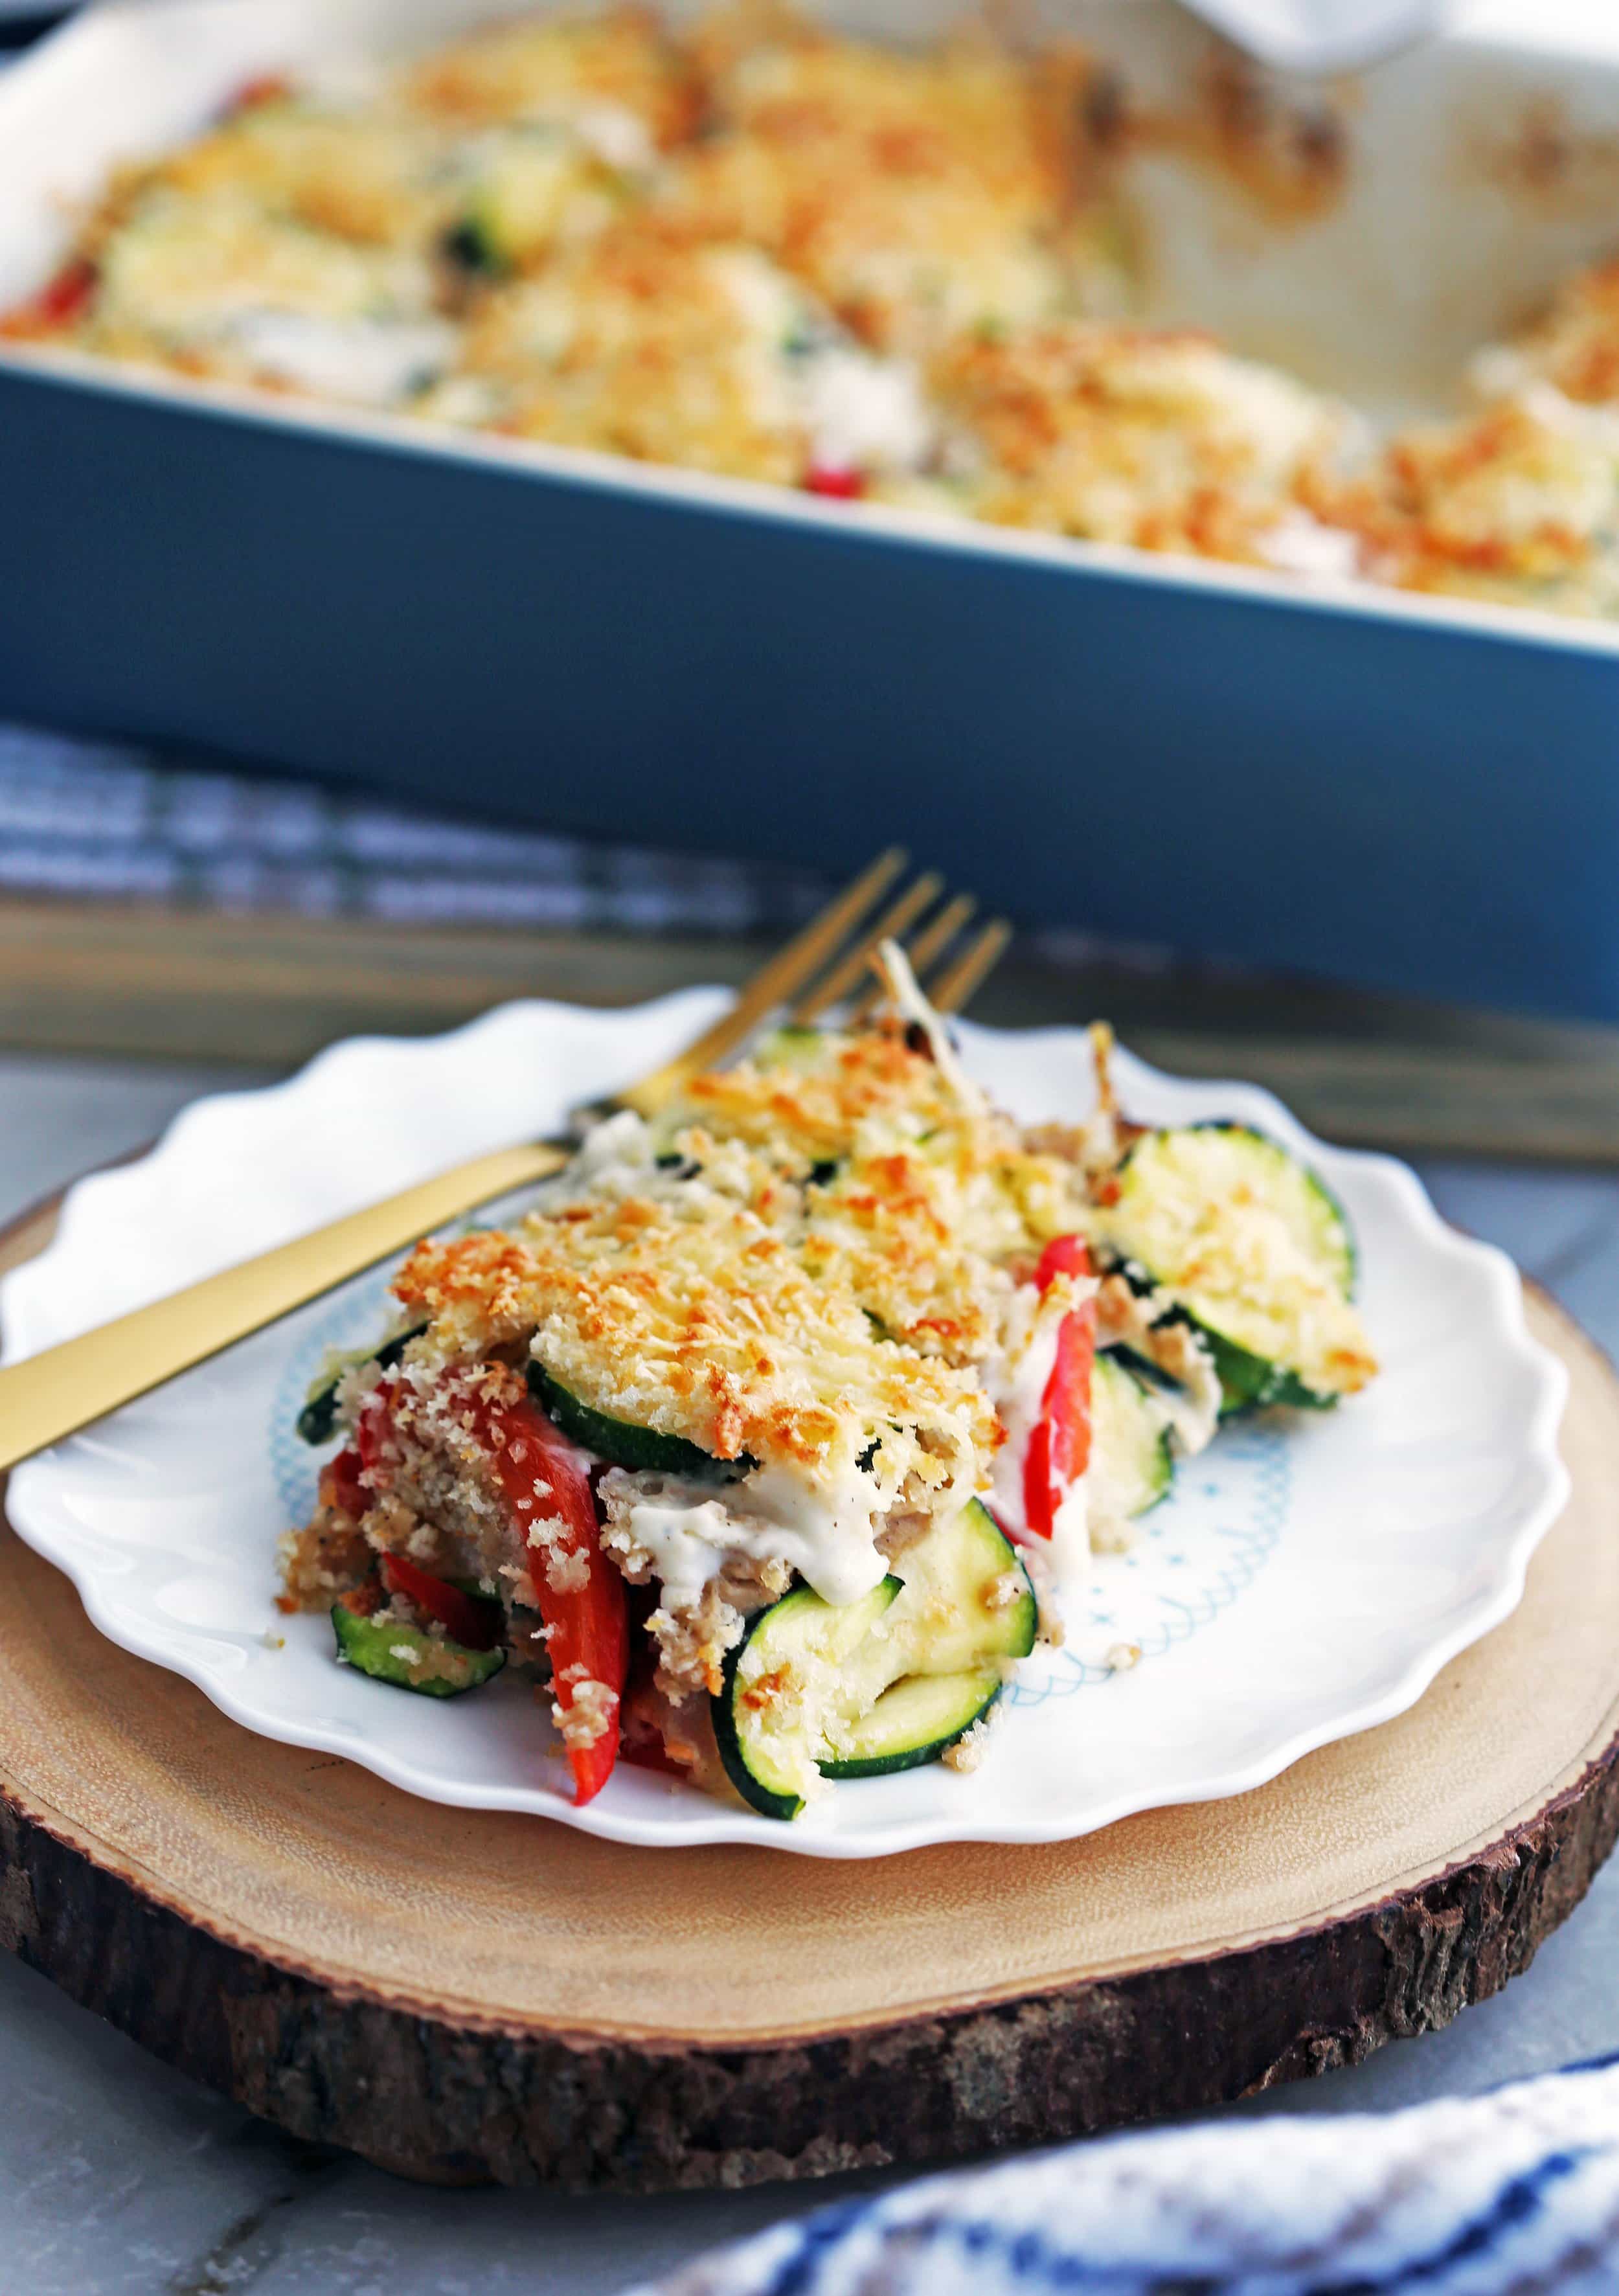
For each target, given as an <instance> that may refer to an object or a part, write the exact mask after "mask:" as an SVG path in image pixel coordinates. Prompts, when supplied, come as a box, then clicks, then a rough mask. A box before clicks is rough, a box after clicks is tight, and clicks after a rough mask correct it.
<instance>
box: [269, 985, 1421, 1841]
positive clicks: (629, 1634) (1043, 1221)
mask: <svg viewBox="0 0 1619 2296" xmlns="http://www.w3.org/2000/svg"><path fill="white" fill-rule="evenodd" d="M884 964H885V967H886V970H887V977H888V981H889V987H890V989H891V991H892V995H893V1009H892V1010H890V1011H887V1012H884V1013H880V1014H879V1017H878V1018H877V1019H876V1020H875V1021H872V1022H871V1024H870V1025H867V1026H864V1027H862V1028H859V1029H848V1030H835V1029H834V1030H811V1029H783V1030H781V1031H778V1032H777V1033H776V1034H775V1035H774V1036H773V1037H769V1038H767V1039H765V1041H764V1042H763V1043H762V1044H761V1045H760V1046H758V1047H757V1048H756V1052H755V1054H754V1056H753V1058H752V1059H751V1060H750V1061H748V1062H743V1063H742V1064H740V1066H738V1067H736V1068H734V1069H732V1070H727V1071H725V1072H724V1073H723V1074H714V1075H707V1076H703V1077H699V1078H697V1079H695V1081H694V1082H692V1083H691V1086H690V1087H688V1088H687V1090H686V1094H685V1096H684V1099H683V1102H682V1103H681V1104H680V1105H679V1106H678V1107H677V1108H675V1110H674V1111H672V1112H669V1113H667V1114H666V1115H665V1116H664V1117H663V1118H661V1119H659V1120H658V1123H657V1124H656V1125H649V1124H647V1123H645V1122H643V1121H642V1119H641V1118H639V1117H638V1116H635V1115H634V1114H631V1113H627V1112H626V1113H620V1114H618V1115H616V1116H613V1117H611V1118H609V1119H607V1120H605V1121H604V1122H602V1123H601V1124H599V1125H598V1126H596V1127H595V1128H594V1129H593V1131H592V1132H591V1133H590V1134H589V1136H587V1137H586V1139H585V1142H584V1144H583V1145H582V1146H581V1148H580V1150H579V1152H578V1153H577V1154H576V1157H575V1158H574V1160H572V1162H571V1163H570V1164H569V1165H568V1167H567V1168H566V1169H564V1170H563V1171H562V1172H561V1173H560V1174H559V1175H558V1176H557V1177H556V1178H555V1179H554V1180H552V1181H550V1182H548V1183H546V1184H545V1185H544V1187H542V1188H541V1189H540V1190H539V1191H538V1192H537V1194H536V1200H535V1202H534V1205H533V1208H532V1210H530V1211H529V1212H528V1213H527V1216H526V1217H524V1218H520V1219H519V1220H518V1221H516V1222H515V1223H514V1224H513V1225H512V1226H510V1227H509V1228H507V1229H504V1230H499V1231H496V1230H475V1231H471V1232H470V1233H467V1234H462V1235H459V1236H455V1237H452V1238H450V1239H447V1240H437V1241H430V1242H425V1243H422V1244H420V1245H419V1246H418V1247H417V1248H416V1250H415V1251H413V1253H412V1254H411V1255H410V1257H409V1259H407V1260H406V1261H405V1265H404V1267H402V1268H401V1269H400V1270H399V1272H398V1274H397V1275H396V1277H395V1279H394V1283H393V1292H394V1298H395V1303H396V1312H395V1315H394V1318H393V1321H392V1324H391V1326H390V1328H389V1329H388V1331H387V1332H386V1333H385V1334H384V1335H383V1336H382V1337H381V1338H380V1340H379V1341H378V1343H377V1345H376V1347H375V1349H374V1350H372V1352H371V1353H369V1354H365V1353H364V1352H361V1353H359V1354H351V1355H348V1356H346V1357H333V1358H332V1359H331V1361H330V1362H329V1364H328V1365H327V1366H326V1368H325V1370H324V1372H323V1374H322V1375H321V1377H320V1378H319V1379H318V1380H317V1381H316V1382H315V1385H314V1387H313V1388H312V1389H311V1390H310V1393H309V1396H308V1398H307V1401H306V1403H305V1406H304V1407H303V1410H302V1412H301V1413H300V1415H299V1418H298V1431H299V1432H300V1433H301V1434H302V1435H303V1436H304V1437H305V1438H306V1439H307V1440H309V1441H311V1442H316V1443H325V1442H328V1441H331V1440H333V1439H335V1440H336V1442H337V1444H338V1448H337V1449H336V1451H335V1454H334V1456H331V1458H330V1459H329V1460H328V1461H327V1464H326V1465H325V1467H324V1469H323V1473H322V1477H321V1485H320V1502H319V1505H317V1507H316V1510H315V1515H314V1517H313V1518H312V1520H311V1521H310V1522H309V1523H307V1525H306V1526H305V1527H304V1528H303V1529H301V1530H299V1531H297V1532H293V1533H290V1534H289V1535H288V1537H287V1538H286V1540H285V1541H284V1542H283V1573H284V1578H285V1584H286V1591H285V1594H284V1595H283V1598H282V1599H283V1602H284V1603H285V1604H286V1606H287V1607H288V1608H289V1609H294V1608H305V1609H315V1608H320V1609H324V1610H328V1611H330V1612H331V1619H332V1623H333V1629H334V1632H335V1634H336V1636H337V1643H338V1652H339V1657H340V1658H341V1659H342V1660H343V1661H345V1662H346V1663H347V1664H348V1665H349V1666H352V1667H353V1668H355V1669H356V1670H357V1671H359V1672H361V1673H364V1674H366V1675H368V1676H370V1677H372V1678H374V1679H376V1680H378V1681H379V1682H381V1683H385V1684H388V1685H391V1686H393V1687H395V1688H399V1689H404V1690H407V1691H412V1692H414V1693H418V1694H423V1695H428V1696H432V1697H436V1698H446V1697H453V1696H460V1695H462V1694H465V1693H470V1692H471V1691H473V1690H476V1689H477V1688H478V1687H479V1686H480V1685H483V1684H484V1683H486V1682H487V1681H488V1680H489V1679H490V1678H491V1677H493V1675H494V1674H495V1673H496V1672H497V1671H501V1670H503V1669H515V1670H516V1671H518V1672H519V1673H523V1674H527V1676H528V1677H530V1678H531V1680H532V1681H533V1682H534V1684H535V1685H536V1689H538V1690H539V1692H540V1693H542V1694H543V1696H544V1698H545V1699H546V1700H547V1701H548V1702H549V1704H550V1708H551V1712H552V1719H553V1721H554V1722H555V1724H556V1726H557V1728H558V1730H559V1732H560V1738H561V1742H562V1746H563V1749H564V1751H565V1752H566V1755H567V1759H568V1764H569V1767H570V1769H571V1772H572V1776H573V1787H574V1794H575V1798H576V1800H579V1801H585V1800H588V1799H589V1798H590V1797H591V1796H592V1795H593V1794H594V1793H595V1792H599V1791H600V1789H601V1786H602V1785H603V1784H605V1783H606V1780H607V1778H608V1776H609V1775H610V1773H611V1771H612V1769H613V1767H614V1765H615V1763H616V1762H617V1760H618V1759H625V1760H626V1761H630V1762H634V1763H637V1764H642V1765H647V1766H650V1767H656V1768H659V1769H662V1770H665V1771H672V1772H673V1773H675V1775H678V1776H680V1777H682V1778H684V1779H686V1780H688V1781H690V1782H691V1784H695V1785H697V1786H699V1787H701V1788H703V1789H705V1790H707V1791H708V1792H712V1793H715V1794H717V1795H719V1796H721V1797H724V1798H726V1799H731V1800H740V1802H741V1803H742V1804H744V1805H745V1806H747V1807H748V1808H752V1809H754V1810H756V1811H758V1812H760V1813H762V1814H763V1815H765V1816H769V1817H773V1818H779V1819H792V1818H795V1817H797V1816H798V1814H799V1813H800V1812H801V1811H802V1810H803V1809H804V1808H805V1806H806V1805H807V1804H809V1803H810V1802H812V1801H814V1800H817V1799H820V1798H822V1797H824V1796H826V1795H827V1794H828V1793H830V1792H838V1791H839V1790H841V1788H842V1787H843V1786H844V1785H845V1784H847V1783H849V1782H853V1781H856V1780H861V1779H869V1778H876V1777H880V1776H883V1775H888V1774H890V1773H893V1772H896V1771H900V1770H904V1769H909V1768H913V1767H916V1766H918V1765H919V1764H922V1763H929V1762H938V1761H943V1762H945V1763H947V1764H948V1765H950V1766H951V1767H953V1768H956V1769H959V1770H969V1769H971V1768H974V1767H977V1763H978V1762H979V1761H980V1760H981V1759H983V1756H984V1751H985V1743H986V1740H987V1737H988V1732H989V1726H990V1723H991V1720H992V1718H993V1716H994V1715H995V1713H996V1710H997V1706H998V1702H999V1701H1000V1699H1001V1693H1002V1689H1003V1687H1004V1685H1006V1683H1007V1682H1008V1681H1009V1680H1010V1679H1011V1678H1012V1677H1013V1676H1014V1675H1015V1674H1016V1672H1017V1669H1018V1667H1019V1665H1020V1664H1022V1663H1023V1662H1024V1661H1026V1660H1028V1659H1029V1657H1030V1655H1031V1653H1032V1652H1034V1649H1035V1646H1036V1644H1037V1642H1038V1641H1039V1640H1040V1639H1041V1638H1042V1636H1047V1637H1051V1636H1055V1635H1056V1634H1057V1633H1058V1632H1059V1625H1058V1621H1059V1618H1060V1611H1061V1606H1062V1603H1063V1599H1064V1595H1065V1590H1067V1589H1071V1588H1073V1587H1076V1586H1082V1585H1083V1583H1084V1581H1085V1580H1086V1579H1087V1578H1088V1577H1089V1575H1090V1574H1091V1572H1092V1570H1093V1569H1095V1568H1096V1567H1098V1566H1097V1565H1096V1563H1095V1562H1094V1559H1093V1558H1094V1557H1095V1556H1097V1555H1098V1554H1107V1553H1108V1552H1109V1551H1111V1550H1114V1549H1116V1548H1118V1547H1120V1546H1125V1545H1127V1544H1128V1543H1129V1540H1130V1538H1131V1536H1132V1529H1131V1527H1132V1523H1133V1522H1134V1521H1136V1519H1137V1518H1139V1517H1140V1516H1141V1515H1142V1514H1144V1513H1146V1512H1147V1511H1148V1510H1149V1508H1151V1507H1155V1506H1157V1505H1161V1504H1163V1503H1164V1502H1165V1500H1166V1499H1167V1498H1168V1497H1170V1494H1171V1492H1172V1489H1173V1481H1174V1476H1175V1470H1176V1466H1177V1464H1178V1462H1179V1461H1180V1460H1181V1459H1182V1457H1185V1456H1189V1455H1190V1454H1192V1453H1194V1452H1196V1451H1198V1450H1199V1449H1201V1448H1202V1447H1203V1446H1204V1445H1205V1444H1206V1443H1207V1442H1209V1441H1210V1440H1211V1439H1212V1438H1213V1437H1214V1433H1215V1431H1216V1426H1217V1423H1218V1421H1219V1419H1220V1417H1221V1415H1222V1414H1229V1413H1230V1412H1231V1411H1233V1410H1236V1409H1241V1408H1247V1407H1252V1406H1257V1405H1270V1404H1276V1403H1291V1404H1307V1405H1309V1406H1312V1407H1321V1406H1326V1405H1329V1404H1331V1403H1333V1402H1335V1401H1336V1400H1337V1398H1339V1397H1340V1396H1343V1395H1347V1394H1350V1393H1352V1392H1353V1390H1355V1389H1356V1388H1357V1387H1359V1386H1361V1385H1362V1384H1364V1382H1365V1381H1366V1380H1367V1379H1368V1378H1370V1376H1371V1374H1372V1372H1373V1370H1374V1368H1375V1365H1374V1364H1373V1360H1372V1357H1371V1353H1370V1347H1369V1345H1368V1342H1367V1340H1366V1337H1365V1334H1364V1333H1363V1331H1362V1330H1361V1324H1360V1322H1359V1318H1358V1316H1357V1314H1356V1311H1355V1308H1354V1307H1353V1303H1352V1300H1351V1298H1350V1294H1351V1292H1352V1289H1353V1278H1354V1267H1355V1260H1354V1248H1353V1240H1352V1238H1351V1235H1350V1231H1349V1226H1348V1222H1347V1219H1346V1218H1345V1213H1344V1211H1343V1209H1342V1207H1341V1206H1340V1205H1339V1204H1338V1203H1337V1201H1336V1200H1335V1199H1334V1198H1333V1196H1332V1195H1331V1194H1330V1193H1329V1191H1328V1190H1327V1189H1326V1187H1325V1186H1324V1185H1322V1183H1321V1181H1320V1180H1319V1179H1318V1178H1317V1177H1315V1175H1314V1174H1312V1172H1310V1171H1309V1170H1307V1169H1306V1168H1305V1167H1304V1165H1303V1164H1301V1163H1300V1162H1299V1161H1298V1160H1297V1159H1296V1158H1295V1157H1294V1156H1292V1155H1291V1154H1290V1153H1289V1152H1288V1151H1287V1150H1286V1149H1285V1148H1283V1147H1282V1146H1281V1145H1280V1144H1279V1143H1277V1142H1276V1141H1273V1140H1271V1139H1268V1138H1266V1137H1265V1136H1263V1135H1262V1134H1260V1133H1258V1132H1255V1131H1253V1130H1251V1129H1249V1128H1245V1127H1241V1126H1232V1125H1216V1126H1196V1127H1191V1128H1180V1129H1172V1130H1165V1131H1156V1132H1143V1131H1141V1129H1140V1128H1135V1127H1132V1126H1130V1125H1128V1124H1126V1123H1124V1122H1123V1121H1122V1120H1121V1119H1119V1116H1118V1113H1117V1111H1116V1108H1115V1106H1114V1103H1113V1098H1112V1094H1111V1089H1110V1087H1109V1083H1108V1070H1107V1062H1106V1042H1107V1040H1106V1038H1105V1035H1104V1034H1103V1033H1102V1032H1099V1035H1098V1039H1097V1043H1098V1070H1099V1084H1100V1092H1099V1102H1098V1109H1097V1113H1096V1115H1095V1116H1094V1117H1093V1118H1092V1120H1091V1121H1090V1122H1089V1123H1088V1124H1086V1125H1084V1126H1081V1127H1079V1128H1058V1127H1046V1128H1036V1129H1033V1130H1030V1129H1026V1128H1023V1127H1021V1126H1019V1125H1018V1124H1016V1123H1015V1122H1014V1121H1013V1120H1012V1119H1011V1118H1010V1117H1009V1116H1007V1115H1006V1114H1004V1113H1003V1112H1002V1111H1000V1110H998V1109H996V1108H994V1107H993V1106H992V1105H991V1104H990V1103H989V1102H988V1101H987V1100H986V1099H985V1096H984V1095H983V1094H982V1093H981V1092H980V1091H979V1090H978V1088H977V1086H976V1085H974V1084H973V1083H972V1081H971V1080H970V1078H969V1077H968V1076H967V1075H966V1073H965V1072H964V1071H963V1070H962V1068H961V1062H960V1060H959V1057H958V1055H957V1053H956V1051H955V1048H954V1046H953V1045H952V1043H951V1041H950V1039H949V1037H947V1035H946V1034H945V1032H944V1028H943V1026H942V1024H941V1023H940V1022H939V1021H938V1019H937V1016H936V1015H935V1014H934V1013H931V1012H930V1011H929V1010H928V1007H927V1005H925V1004H924V1003H923V1001H922V1000H921V998H920V993H919V992H918V991H917V988H916V986H915V983H914V981H912V980H911V979H910V977H909V974H908V972H906V971H905V969H904V960H903V958H901V957H900V956H899V955H898V952H897V951H894V950H887V951H886V952H885V955H884ZM1101 1567H1103V1568H1105V1567H1106V1566H1105V1565H1103V1566H1101Z"/></svg>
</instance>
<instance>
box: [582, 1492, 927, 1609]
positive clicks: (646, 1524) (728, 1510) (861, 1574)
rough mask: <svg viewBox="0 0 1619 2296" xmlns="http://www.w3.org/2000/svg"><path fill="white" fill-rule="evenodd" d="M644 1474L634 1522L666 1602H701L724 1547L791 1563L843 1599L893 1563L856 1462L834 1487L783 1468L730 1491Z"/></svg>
mask: <svg viewBox="0 0 1619 2296" xmlns="http://www.w3.org/2000/svg"><path fill="white" fill-rule="evenodd" d="M638 1480H643V1481H644V1486H645V1495H644V1496H643V1497H637V1498H636V1499H635V1500H634V1502H633V1503H632V1505H631V1506H630V1509H629V1513H628V1521H627V1528H628V1530H629V1533H630V1536H631V1538H633V1539H634V1541H635V1543H636V1545H637V1546H642V1547H644V1548H645V1549H646V1551H647V1553H648V1554H650V1556H651V1558H652V1564H653V1568H654V1570H656V1572H657V1575H658V1579H659V1580H660V1582H661V1584H662V1589H663V1599H664V1602H665V1603H666V1604H668V1605H672V1606H675V1607H676V1608H683V1607H685V1606H686V1605H688V1604H691V1603H697V1602H698V1601H699V1600H700V1599H701V1596H702V1592H703V1589H704V1587H707V1585H708V1583H709V1581H710V1580H711V1579H716V1578H717V1577H718V1576H719V1574H720V1571H721V1570H722V1569H723V1568H724V1562H725V1558H726V1556H727V1554H745V1555H747V1556H748V1558H749V1559H750V1560H751V1561H753V1562H785V1563H786V1564H787V1565H788V1567H789V1569H790V1570H795V1571H797V1574H798V1576H799V1577H800V1578H801V1579H804V1580H805V1583H806V1584H807V1585H808V1586H810V1587H813V1588H814V1591H815V1593H816V1594H817V1595H820V1596H821V1598H822V1601H823V1602H827V1603H838V1604H841V1603H856V1602H858V1601H859V1600H860V1597H861V1596H862V1595H869V1594H870V1593H871V1589H872V1587H875V1586H878V1585H879V1583H880V1582H881V1580H882V1578H883V1576H884V1573H885V1572H886V1571H887V1563H886V1562H884V1560H883V1558H882V1556H881V1555H880V1554H879V1553H878V1550H877V1544H876V1538H875V1536H874V1525H873V1521H872V1513H873V1507H874V1505H875V1503H876V1499H877V1486H876V1484H875V1482H874V1481H873V1480H872V1478H871V1476H870V1475H865V1474H862V1473H861V1472H860V1471H859V1470H858V1469H857V1468H854V1469H851V1470H850V1472H849V1473H848V1474H847V1476H846V1477H845V1478H844V1479H843V1480H841V1481H840V1482H838V1483H834V1484H833V1485H831V1486H830V1488H829V1487H827V1486H823V1485H822V1484H819V1483H814V1482H811V1481H810V1480H808V1479H807V1478H806V1477H805V1476H801V1475H797V1474H794V1473H793V1472H791V1470H790V1469H789V1468H786V1467H780V1466H776V1467H760V1468H758V1469H757V1470H756V1472H754V1473H753V1474H751V1475H748V1477H746V1478H745V1479H744V1480H743V1481H741V1482H740V1483H735V1484H732V1486H731V1488H730V1489H729V1490H728V1491H727V1493H726V1496H725V1497H724V1498H723V1499H721V1498H716V1497H714V1496H713V1494H712V1493H711V1492H709V1493H707V1494H706V1495H705V1493H704V1491H703V1488H702V1487H701V1486H699V1485H696V1484H691V1483H681V1482H676V1481H675V1480H672V1479H667V1478H665V1477H662V1476H656V1477H655V1476H648V1477H646V1478H644V1479H638Z"/></svg>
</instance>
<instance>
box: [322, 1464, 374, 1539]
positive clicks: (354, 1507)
mask: <svg viewBox="0 0 1619 2296" xmlns="http://www.w3.org/2000/svg"><path fill="white" fill-rule="evenodd" d="M361 1476H362V1462H361V1458H360V1455H359V1453H358V1452H357V1451H355V1450H348V1451H339V1453H338V1455H337V1456H336V1458H335V1459H328V1460H327V1462H326V1464H325V1466H324V1467H323V1469H322V1471H321V1497H322V1499H323V1501H324V1502H325V1504H326V1505H328V1506H334V1507H339V1508H340V1509H341V1510H342V1512H343V1513H345V1514H351V1515H353V1517H354V1518H355V1520H356V1522H357V1521H359V1519H360V1517H361V1516H362V1515H363V1514H364V1513H365V1512H366V1510H367V1508H368V1507H370V1506H371V1505H372V1495H371V1493H370V1492H369V1491H368V1490H367V1489H366V1488H365V1485H364V1481H363V1480H361Z"/></svg>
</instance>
